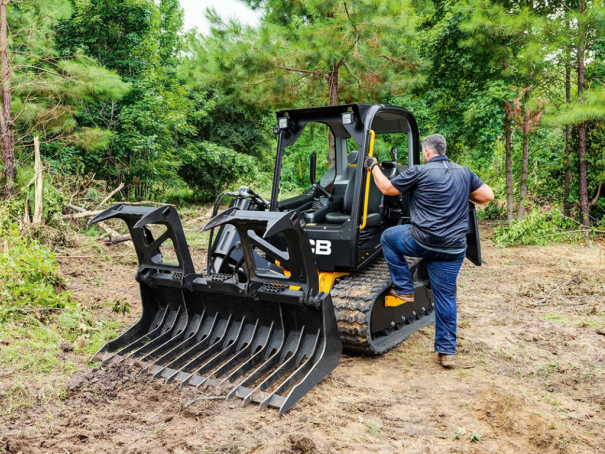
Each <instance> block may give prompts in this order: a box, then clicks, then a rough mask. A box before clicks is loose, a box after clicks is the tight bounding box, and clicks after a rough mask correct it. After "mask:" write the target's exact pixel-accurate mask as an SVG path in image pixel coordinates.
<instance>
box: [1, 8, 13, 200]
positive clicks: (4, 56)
mask: <svg viewBox="0 0 605 454" xmlns="http://www.w3.org/2000/svg"><path fill="white" fill-rule="evenodd" d="M9 1H10V0H0V74H1V77H2V114H1V115H0V134H1V135H2V158H3V161H4V166H5V167H6V170H5V175H4V176H5V180H6V191H7V193H8V195H9V196H10V195H11V194H12V193H13V190H14V184H15V150H14V144H13V136H12V119H11V91H10V70H9V63H8V26H7V23H6V5H7V4H8V3H9Z"/></svg>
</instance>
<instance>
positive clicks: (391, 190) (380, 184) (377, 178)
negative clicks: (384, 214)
mask: <svg viewBox="0 0 605 454" xmlns="http://www.w3.org/2000/svg"><path fill="white" fill-rule="evenodd" d="M372 175H374V182H375V183H376V187H377V188H378V189H379V190H380V192H382V193H383V194H384V195H398V194H401V192H399V191H398V190H397V189H395V186H393V185H392V184H391V180H389V179H388V178H387V177H386V176H385V175H384V173H382V170H380V167H378V166H375V167H374V168H373V169H372Z"/></svg>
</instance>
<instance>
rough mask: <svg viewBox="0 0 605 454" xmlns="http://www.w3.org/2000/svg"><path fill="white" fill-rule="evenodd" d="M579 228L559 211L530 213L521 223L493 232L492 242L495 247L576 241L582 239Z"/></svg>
mask: <svg viewBox="0 0 605 454" xmlns="http://www.w3.org/2000/svg"><path fill="white" fill-rule="evenodd" d="M579 228H580V226H579V225H578V224H577V223H576V222H575V221H574V220H573V219H570V218H568V217H565V216H563V215H562V214H561V212H560V209H558V208H555V209H552V210H551V211H547V212H544V213H540V212H539V211H538V210H535V211H532V212H531V213H530V214H528V215H527V216H525V218H524V219H523V220H522V221H517V220H515V221H513V222H511V223H510V224H509V225H507V226H500V227H498V228H496V229H495V230H494V241H495V243H496V245H497V246H501V247H502V246H514V245H517V244H524V245H530V244H535V245H541V246H544V245H546V244H548V243H552V242H556V241H577V240H579V239H581V238H583V237H584V236H583V233H582V232H575V231H576V230H579Z"/></svg>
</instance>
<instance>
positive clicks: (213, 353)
mask: <svg viewBox="0 0 605 454" xmlns="http://www.w3.org/2000/svg"><path fill="white" fill-rule="evenodd" d="M245 322H246V320H245V319H242V321H241V322H235V323H233V324H232V325H231V328H229V331H228V332H227V335H226V336H225V339H224V340H221V342H220V344H219V345H216V347H214V346H213V348H212V349H211V350H210V351H208V352H207V353H206V357H205V358H199V360H196V362H197V364H198V365H199V364H201V365H200V366H199V367H198V368H197V369H196V370H194V371H193V372H192V373H191V377H190V378H189V379H188V380H187V381H186V382H183V385H187V384H190V385H192V386H199V385H200V384H202V383H203V382H204V381H206V380H207V377H204V374H205V373H206V372H210V371H211V370H212V369H213V368H214V367H216V366H217V365H219V364H221V363H222V361H224V359H225V358H226V357H227V356H229V355H232V354H233V352H234V351H235V349H236V348H237V345H238V344H239V340H240V338H241V336H242V333H243V330H244V325H245ZM202 361H203V362H202Z"/></svg>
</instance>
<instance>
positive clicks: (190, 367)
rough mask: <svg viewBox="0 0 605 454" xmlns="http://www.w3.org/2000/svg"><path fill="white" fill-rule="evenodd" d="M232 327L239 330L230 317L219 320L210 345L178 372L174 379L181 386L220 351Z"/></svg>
mask: <svg viewBox="0 0 605 454" xmlns="http://www.w3.org/2000/svg"><path fill="white" fill-rule="evenodd" d="M232 325H235V327H236V329H238V328H239V324H238V323H237V322H233V321H232V316H231V315H230V316H229V318H228V319H227V320H225V319H222V320H219V322H218V323H217V326H216V330H215V332H214V333H212V336H211V341H210V345H209V346H208V347H207V348H206V349H204V350H202V352H201V353H199V354H197V355H196V356H195V357H194V358H193V359H192V360H191V361H189V362H188V363H187V364H185V365H184V366H183V367H182V368H181V369H180V370H179V372H178V374H177V375H176V376H175V377H174V379H176V380H177V381H179V382H181V383H182V386H184V385H186V384H188V383H189V380H190V379H191V377H193V372H194V371H195V370H196V369H197V368H198V367H199V365H200V364H203V363H204V362H205V361H206V360H207V359H208V358H209V357H211V356H212V355H214V354H215V353H217V352H218V351H220V350H221V347H222V345H223V340H224V339H225V338H226V337H227V334H228V333H229V332H230V330H231V329H232ZM169 383H170V382H169Z"/></svg>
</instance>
